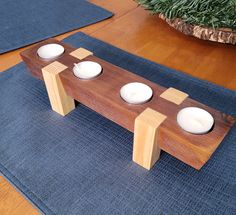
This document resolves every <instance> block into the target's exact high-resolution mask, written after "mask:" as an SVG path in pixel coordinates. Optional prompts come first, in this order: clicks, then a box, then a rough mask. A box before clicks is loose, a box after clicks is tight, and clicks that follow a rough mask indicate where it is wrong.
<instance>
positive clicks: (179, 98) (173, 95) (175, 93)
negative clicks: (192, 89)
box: [160, 87, 188, 105]
mask: <svg viewBox="0 0 236 215" xmlns="http://www.w3.org/2000/svg"><path fill="white" fill-rule="evenodd" d="M160 97H161V98H163V99H166V100H167V101H170V102H173V103H175V104H177V105H180V104H181V103H182V102H183V101H184V100H185V99H186V98H187V97H188V94H187V93H184V92H182V91H180V90H177V89H175V88H173V87H170V88H168V89H167V90H166V91H164V92H163V93H162V94H161V95H160Z"/></svg>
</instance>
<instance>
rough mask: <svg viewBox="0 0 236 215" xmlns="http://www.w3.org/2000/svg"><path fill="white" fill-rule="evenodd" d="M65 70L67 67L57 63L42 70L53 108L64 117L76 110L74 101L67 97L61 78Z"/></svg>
mask: <svg viewBox="0 0 236 215" xmlns="http://www.w3.org/2000/svg"><path fill="white" fill-rule="evenodd" d="M65 69H67V66H65V65H64V64H61V63H59V62H57V61H54V62H53V63H51V64H49V65H47V66H45V67H43V68H42V74H43V79H44V83H45V85H46V88H47V92H48V97H49V100H50V104H51V107H52V109H53V110H54V111H55V112H57V113H59V114H60V115H62V116H65V115H66V114H68V113H70V112H71V111H72V110H74V109H75V102H74V99H73V98H71V97H70V96H68V95H67V93H66V91H65V89H64V87H63V85H62V82H61V79H60V76H59V74H60V73H61V72H62V71H63V70H65Z"/></svg>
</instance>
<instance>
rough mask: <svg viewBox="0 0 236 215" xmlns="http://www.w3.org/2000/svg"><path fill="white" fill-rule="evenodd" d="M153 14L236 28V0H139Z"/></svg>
mask: <svg viewBox="0 0 236 215" xmlns="http://www.w3.org/2000/svg"><path fill="white" fill-rule="evenodd" d="M137 2H138V3H139V4H140V5H142V6H143V7H144V8H146V9H147V10H150V11H151V12H152V13H153V14H156V13H158V14H163V15H164V16H165V17H166V18H168V19H175V18H181V19H182V20H183V21H185V22H187V23H190V24H195V25H200V26H207V27H212V28H231V29H234V30H235V29H236V0H137Z"/></svg>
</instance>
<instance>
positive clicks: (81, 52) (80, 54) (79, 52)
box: [70, 48, 93, 60]
mask: <svg viewBox="0 0 236 215" xmlns="http://www.w3.org/2000/svg"><path fill="white" fill-rule="evenodd" d="M70 55H71V56H72V57H75V58H77V59H79V60H83V59H84V58H86V57H88V56H90V55H93V53H92V52H90V51H89V50H87V49H84V48H78V49H76V50H75V51H73V52H71V53H70Z"/></svg>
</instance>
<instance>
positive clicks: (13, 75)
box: [0, 33, 236, 215]
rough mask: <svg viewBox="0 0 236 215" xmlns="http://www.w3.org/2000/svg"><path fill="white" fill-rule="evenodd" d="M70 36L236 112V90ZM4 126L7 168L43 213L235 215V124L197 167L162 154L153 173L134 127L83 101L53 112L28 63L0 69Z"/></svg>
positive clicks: (0, 145) (2, 163)
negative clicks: (141, 155) (140, 154)
mask: <svg viewBox="0 0 236 215" xmlns="http://www.w3.org/2000/svg"><path fill="white" fill-rule="evenodd" d="M65 42H67V43H69V44H71V45H73V46H75V47H84V48H87V49H89V50H91V51H93V52H94V54H95V55H96V56H98V57H101V58H103V59H105V60H107V61H109V62H112V63H113V64H116V65H118V66H121V67H123V68H125V69H127V70H130V71H132V72H134V73H136V74H138V75H141V76H143V77H145V78H147V79H149V80H151V81H153V82H156V83H158V84H161V85H163V86H165V87H170V86H172V87H175V88H178V89H180V90H183V91H185V92H187V93H188V94H189V95H190V96H191V97H192V98H194V99H196V100H198V101H200V102H202V103H205V104H207V105H209V106H211V107H213V108H216V109H218V110H220V111H223V112H225V113H228V114H231V115H234V116H236V92H234V91H230V90H227V89H225V88H222V87H219V86H216V85H214V84H211V83H208V82H206V81H201V80H198V79H196V78H193V77H190V76H188V75H186V74H183V73H181V72H177V71H174V70H172V69H169V68H166V67H164V66H161V65H158V64H156V63H153V62H150V61H148V60H145V59H143V58H140V57H137V56H134V55H132V54H129V53H126V52H124V51H122V50H120V49H118V48H115V47H112V46H111V45H108V44H106V43H104V42H101V41H99V40H97V39H94V38H91V37H89V36H87V35H85V34H83V33H78V34H75V35H73V36H70V37H69V38H67V39H66V40H65ZM0 122H1V123H0V170H1V172H2V173H3V174H4V175H5V176H6V177H7V178H8V179H9V180H10V181H11V182H12V183H13V184H14V185H15V186H16V187H18V188H19V189H20V190H21V191H22V192H23V193H24V194H25V195H26V196H27V197H28V198H29V199H30V200H31V201H32V202H33V203H34V204H35V205H36V206H37V207H38V208H39V209H40V210H41V211H42V212H43V213H45V214H67V215H68V214H83V215H84V214H109V215H114V214H127V215H131V214H140V215H143V214H151V215H154V214H155V215H156V214H168V215H170V214H181V215H183V214H191V215H193V214H206V215H210V214H219V215H223V214H227V215H233V214H236V126H234V127H233V128H232V129H231V131H230V132H229V133H228V135H227V136H226V138H225V139H224V141H223V142H222V143H221V145H220V147H219V148H218V149H217V151H216V152H215V153H214V154H213V156H212V157H211V159H210V160H209V161H208V162H207V163H206V165H205V166H204V167H203V168H202V169H201V170H200V171H197V170H195V169H193V168H191V167H190V166H188V165H186V164H184V163H183V162H181V161H179V160H177V159H176V158H174V157H172V156H171V155H169V154H167V153H165V152H162V154H161V157H160V160H159V161H158V162H157V163H156V164H155V165H154V167H153V168H152V169H151V170H150V171H147V170H145V169H143V168H142V167H140V166H138V165H136V164H135V163H133V162H132V142H133V134H132V133H130V132H129V131H127V130H126V129H124V128H121V127H120V126H119V125H117V124H115V123H113V122H111V121H109V120H108V119H106V118H104V117H102V116H101V115H99V114H97V113H95V112H94V111H92V110H90V109H89V108H87V107H85V106H83V105H79V106H78V107H77V108H76V109H75V110H73V111H72V112H71V113H70V114H69V115H67V116H66V117H62V116H60V115H58V114H57V113H55V112H53V111H52V110H51V108H50V104H49V100H48V97H47V92H46V89H45V86H44V83H43V82H42V81H40V80H37V79H35V78H34V77H32V76H31V75H30V73H29V72H28V71H27V70H26V67H25V65H24V63H20V64H18V65H17V66H15V67H13V68H11V69H9V70H8V71H6V72H4V73H2V74H0Z"/></svg>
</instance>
